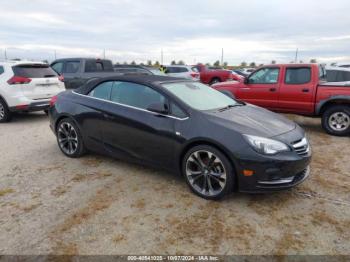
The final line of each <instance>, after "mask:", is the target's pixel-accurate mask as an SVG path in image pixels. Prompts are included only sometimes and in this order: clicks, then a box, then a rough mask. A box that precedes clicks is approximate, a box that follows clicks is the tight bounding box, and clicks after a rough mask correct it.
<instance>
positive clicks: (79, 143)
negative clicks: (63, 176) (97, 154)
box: [56, 118, 86, 158]
mask: <svg viewBox="0 0 350 262" xmlns="http://www.w3.org/2000/svg"><path fill="white" fill-rule="evenodd" d="M56 137H57V144H58V147H59V148H60V150H61V151H62V153H63V154H65V155H66V156H68V157H71V158H78V157H81V156H82V155H84V154H85V152H86V149H85V146H84V142H83V138H82V135H81V132H80V130H79V128H78V126H77V125H76V124H75V123H74V121H73V120H71V119H69V118H64V119H62V120H61V121H60V122H59V123H58V125H57V129H56Z"/></svg>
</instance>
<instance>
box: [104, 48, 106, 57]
mask: <svg viewBox="0 0 350 262" xmlns="http://www.w3.org/2000/svg"><path fill="white" fill-rule="evenodd" d="M103 59H106V49H103Z"/></svg>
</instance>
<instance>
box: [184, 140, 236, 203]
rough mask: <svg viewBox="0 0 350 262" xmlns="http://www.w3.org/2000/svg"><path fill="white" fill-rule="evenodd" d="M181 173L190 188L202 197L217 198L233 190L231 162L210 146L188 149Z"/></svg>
mask: <svg viewBox="0 0 350 262" xmlns="http://www.w3.org/2000/svg"><path fill="white" fill-rule="evenodd" d="M182 173H183V175H184V176H185V178H186V182H187V184H188V185H189V187H190V188H191V190H192V191H193V192H194V193H195V194H197V195H198V196H200V197H202V198H205V199H211V200H217V199H220V198H222V197H223V196H224V195H226V194H227V193H229V192H232V191H233V186H234V171H233V168H232V164H231V163H230V162H229V160H228V159H227V157H226V156H225V155H224V154H223V153H221V152H220V151H219V150H217V149H216V148H214V147H212V146H207V145H199V146H195V147H193V148H192V149H190V150H189V151H188V152H187V153H186V154H185V156H184V158H183V163H182Z"/></svg>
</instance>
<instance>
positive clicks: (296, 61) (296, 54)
mask: <svg viewBox="0 0 350 262" xmlns="http://www.w3.org/2000/svg"><path fill="white" fill-rule="evenodd" d="M298 51H299V50H298V48H297V50H296V51H295V63H298Z"/></svg>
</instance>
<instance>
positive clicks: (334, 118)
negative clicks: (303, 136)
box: [322, 105, 350, 136]
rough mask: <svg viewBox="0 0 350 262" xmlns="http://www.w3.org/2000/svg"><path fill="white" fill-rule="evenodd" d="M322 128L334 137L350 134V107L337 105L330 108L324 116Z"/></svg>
mask: <svg viewBox="0 0 350 262" xmlns="http://www.w3.org/2000/svg"><path fill="white" fill-rule="evenodd" d="M322 127H323V128H324V129H325V130H326V132H327V133H328V134H331V135H334V136H345V135H348V134H350V107H349V106H346V105H335V106H331V107H330V108H328V109H327V110H326V111H325V112H324V113H323V116H322Z"/></svg>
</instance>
